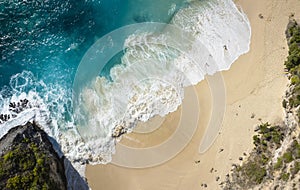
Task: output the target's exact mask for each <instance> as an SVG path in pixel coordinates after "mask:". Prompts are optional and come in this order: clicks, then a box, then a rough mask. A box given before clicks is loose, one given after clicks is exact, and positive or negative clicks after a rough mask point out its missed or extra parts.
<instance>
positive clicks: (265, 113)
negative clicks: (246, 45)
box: [86, 0, 300, 190]
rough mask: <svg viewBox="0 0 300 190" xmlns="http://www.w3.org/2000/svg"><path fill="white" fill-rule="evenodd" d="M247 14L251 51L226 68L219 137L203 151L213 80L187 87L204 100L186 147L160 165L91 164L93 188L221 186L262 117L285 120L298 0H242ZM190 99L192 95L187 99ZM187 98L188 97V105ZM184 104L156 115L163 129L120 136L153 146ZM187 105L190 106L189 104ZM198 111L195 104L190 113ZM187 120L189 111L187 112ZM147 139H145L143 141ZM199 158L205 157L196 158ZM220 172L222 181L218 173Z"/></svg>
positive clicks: (126, 142) (167, 134)
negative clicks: (290, 38)
mask: <svg viewBox="0 0 300 190" xmlns="http://www.w3.org/2000/svg"><path fill="white" fill-rule="evenodd" d="M235 2H236V4H237V6H238V7H240V8H241V9H242V10H243V11H244V12H245V13H246V15H247V16H248V18H249V20H250V24H251V28H252V37H251V46H250V51H249V52H248V53H247V54H245V55H242V56H241V57H239V59H238V60H237V61H236V62H235V63H234V64H233V65H232V66H231V68H230V70H228V71H224V72H222V75H223V79H224V83H225V88H226V103H225V104H226V111H225V114H224V120H223V122H222V126H221V130H220V131H219V133H218V135H217V138H216V140H215V141H214V143H213V145H212V146H210V148H209V149H208V150H207V151H206V152H204V153H202V154H200V153H199V145H200V143H201V142H202V140H203V136H204V133H205V132H206V130H207V126H208V123H209V122H210V117H211V113H212V106H213V102H212V96H211V91H210V86H209V81H208V80H204V81H202V82H200V83H199V84H198V85H196V86H194V87H189V88H188V89H187V90H186V91H189V90H190V91H196V92H197V93H196V94H197V98H198V103H199V108H200V109H199V112H197V113H198V114H199V118H200V119H199V122H198V128H197V130H196V131H195V134H194V135H193V136H192V139H191V141H190V142H189V144H187V146H185V148H184V149H183V150H182V151H181V152H180V153H179V154H177V155H176V156H175V157H174V158H172V159H171V160H168V161H167V162H165V163H162V164H161V165H158V166H154V167H149V168H143V169H131V168H125V167H120V166H116V165H113V164H108V165H96V166H91V165H88V166H87V168H86V177H87V180H88V183H89V185H90V187H91V188H92V189H93V190H101V189H105V190H153V189H155V190H186V189H188V190H198V189H202V188H203V189H204V188H205V187H202V186H201V184H207V188H206V189H220V186H219V183H220V182H221V181H224V180H225V176H226V174H227V173H228V172H230V169H231V167H232V164H233V163H238V162H239V157H241V156H243V153H247V152H249V151H250V150H251V149H252V148H253V145H252V136H253V134H254V128H255V126H256V125H257V124H259V123H260V120H261V121H269V122H272V123H277V122H281V121H282V119H283V118H284V110H283V108H282V97H283V96H284V93H285V89H286V86H287V83H288V81H287V77H286V76H285V72H284V64H283V63H284V61H285V59H286V56H287V53H288V48H287V43H286V38H285V33H284V32H285V29H286V26H287V23H288V20H289V15H290V14H291V13H295V17H296V18H300V2H299V1H298V0H263V1H262V0H237V1H235ZM185 101H189V99H188V97H187V98H185V99H184V102H185ZM184 104H185V103H183V106H184ZM182 110H183V108H182V107H181V108H180V109H178V111H176V112H174V113H171V114H169V115H168V116H166V117H165V118H155V119H153V120H152V121H150V122H152V123H148V124H147V123H146V124H145V125H149V126H154V125H157V124H158V123H159V124H161V126H160V128H159V129H153V132H151V133H131V134H127V135H125V136H124V138H123V139H122V141H121V142H120V143H121V144H123V145H127V146H130V147H136V148H139V147H143V148H145V147H151V146H155V145H157V144H160V143H161V139H167V138H168V137H170V136H171V135H172V134H174V133H175V132H176V126H178V125H179V123H180V122H181V123H184V122H182V121H180V119H181V118H180V116H181V115H182ZM184 111H186V109H184ZM193 114H195V110H191V113H190V115H193ZM185 119H186V120H187V121H188V120H189V117H186V118H185ZM140 142H143V143H140ZM197 161H200V162H197ZM218 177H219V178H220V179H219V180H218V181H217V180H216V179H217V178H218Z"/></svg>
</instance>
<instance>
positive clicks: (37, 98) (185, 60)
mask: <svg viewBox="0 0 300 190" xmlns="http://www.w3.org/2000/svg"><path fill="white" fill-rule="evenodd" d="M172 23H173V24H174V25H176V26H179V27H181V28H182V29H184V30H185V31H187V32H191V33H192V34H193V35H194V37H195V38H196V39H197V40H199V41H200V42H201V44H198V43H195V44H193V42H192V43H191V47H190V48H186V49H185V52H186V54H182V52H181V51H180V49H179V50H178V49H176V48H174V47H169V46H168V44H166V43H164V42H166V41H165V40H166V36H165V35H164V34H161V35H158V36H153V34H151V33H143V34H140V35H132V36H130V38H128V39H127V40H126V43H125V44H124V47H125V54H124V56H123V57H122V63H121V64H120V65H118V66H115V67H114V68H112V70H111V78H112V81H108V80H106V79H105V78H103V77H98V78H96V79H95V80H94V81H93V83H92V85H91V86H88V87H86V88H85V89H84V91H83V92H82V94H81V102H80V104H81V108H82V109H83V110H84V111H83V113H88V114H84V115H83V116H84V117H85V118H84V119H85V123H84V125H86V126H77V125H75V122H74V121H73V117H72V116H69V121H66V120H65V119H64V118H65V117H66V116H65V115H66V113H67V115H68V114H69V113H70V111H69V110H68V109H69V108H70V107H71V106H65V105H69V104H70V102H71V100H70V99H69V98H68V95H67V94H68V93H67V92H66V91H65V90H63V88H61V87H59V86H46V85H44V83H43V82H41V81H36V80H35V79H34V78H33V76H32V74H31V73H30V72H26V71H24V72H23V73H21V74H19V75H16V76H13V77H12V81H11V87H12V89H13V91H14V93H15V95H14V96H12V97H11V98H2V97H0V99H1V102H0V106H1V108H0V111H1V113H8V114H11V113H10V111H9V109H8V105H9V102H11V101H19V100H21V99H24V98H26V99H28V100H29V101H30V103H31V104H32V107H31V108H28V109H27V110H25V111H23V112H21V113H20V114H19V115H18V116H17V117H16V118H14V119H13V120H10V121H9V122H6V123H4V124H2V126H0V130H1V131H0V134H1V136H3V135H4V134H5V133H6V132H7V131H8V130H9V129H10V128H11V127H13V126H16V125H18V124H24V123H26V122H27V121H28V120H32V119H35V120H36V121H37V122H38V123H39V124H40V125H41V126H42V127H43V129H44V130H45V131H46V132H47V133H48V134H49V136H51V137H53V138H54V139H56V141H57V142H58V143H59V145H60V149H61V150H62V151H63V153H64V154H65V156H66V157H67V158H68V159H69V160H70V161H71V162H73V163H76V164H75V165H76V166H77V167H78V169H79V168H80V167H84V166H83V165H82V163H85V162H86V161H87V160H88V161H89V163H91V164H98V163H108V162H110V161H111V156H112V154H113V153H114V152H115V143H116V139H114V138H113V137H112V134H113V130H114V129H115V128H116V127H117V126H123V127H124V128H125V129H127V130H128V131H130V130H132V128H133V127H134V126H135V125H136V122H137V121H147V120H148V119H150V118H151V117H153V116H155V115H160V116H165V115H167V114H168V113H170V112H173V111H175V110H176V109H177V108H178V106H179V105H180V104H181V103H182V99H183V98H184V94H183V88H184V87H186V86H189V85H194V84H197V83H198V82H199V81H201V80H203V79H204V77H205V75H206V74H213V73H215V72H217V71H220V70H226V69H229V67H230V65H231V64H232V63H233V62H234V60H236V59H237V58H238V57H239V56H240V55H241V54H244V53H246V52H247V51H248V50H249V43H250V35H251V31H250V26H249V21H248V20H247V17H246V16H245V15H244V14H243V13H241V12H239V10H238V9H237V8H236V6H235V5H234V3H233V2H232V1H231V0H212V1H195V2H191V4H190V6H189V7H187V8H184V9H182V10H180V11H179V12H178V13H177V14H176V15H175V16H174V18H173V20H172ZM23 79H24V80H23ZM20 81H23V82H24V83H20ZM29 86H31V87H32V86H34V87H35V88H34V89H27V88H28V87H29ZM37 91H38V92H39V93H38V92H37ZM79 113H80V114H82V112H75V114H79ZM78 130H79V131H78ZM81 171H82V170H81Z"/></svg>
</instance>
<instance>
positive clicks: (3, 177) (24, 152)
mask: <svg viewBox="0 0 300 190" xmlns="http://www.w3.org/2000/svg"><path fill="white" fill-rule="evenodd" d="M0 189H56V190H60V189H62V190H63V189H67V179H66V176H65V170H64V158H59V157H58V155H57V154H56V152H55V150H54V149H53V147H52V144H51V142H50V141H49V139H48V136H47V134H46V133H45V132H44V131H42V130H41V129H40V128H39V127H38V126H37V125H36V124H34V123H27V124H26V125H24V126H17V127H15V128H13V129H11V130H10V131H9V132H8V133H7V134H6V135H5V136H4V137H3V138H2V139H1V140H0Z"/></svg>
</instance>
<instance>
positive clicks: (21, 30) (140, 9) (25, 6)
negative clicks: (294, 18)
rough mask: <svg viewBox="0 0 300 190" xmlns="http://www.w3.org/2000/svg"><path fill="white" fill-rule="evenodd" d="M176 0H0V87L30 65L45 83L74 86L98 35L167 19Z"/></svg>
mask: <svg viewBox="0 0 300 190" xmlns="http://www.w3.org/2000/svg"><path fill="white" fill-rule="evenodd" d="M174 3H175V4H176V5H177V6H176V8H179V7H180V6H182V5H183V4H184V3H183V0H164V1H161V0H101V1H100V0H64V1H62V0H2V1H0V57H1V61H0V88H1V87H2V88H3V87H4V86H8V88H7V89H8V90H7V92H6V93H9V81H10V78H11V76H12V75H14V74H17V73H20V72H22V71H24V70H27V71H30V72H32V73H33V75H34V76H35V77H36V78H37V79H38V80H43V81H44V82H45V83H46V85H48V84H51V83H56V84H60V85H61V86H63V87H64V88H66V89H70V88H71V87H72V81H73V78H74V75H75V72H76V68H77V66H78V64H79V63H80V60H81V58H82V56H83V55H84V53H85V52H86V51H87V50H88V48H89V47H90V46H91V45H92V44H93V43H94V42H95V41H96V40H97V39H99V38H100V37H101V36H103V35H105V34H107V33H108V32H110V31H112V30H114V29H117V28H119V27H121V26H125V25H128V24H133V23H137V22H151V21H153V22H164V23H168V22H169V21H170V19H171V17H172V14H168V10H169V9H170V8H171V5H172V4H174ZM110 66H113V64H110ZM108 70H109V68H106V71H107V72H108ZM19 82H20V83H22V81H19ZM2 95H3V92H2Z"/></svg>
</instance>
